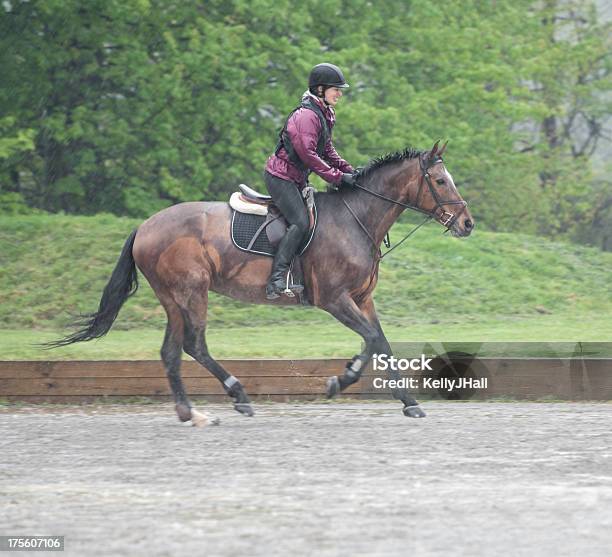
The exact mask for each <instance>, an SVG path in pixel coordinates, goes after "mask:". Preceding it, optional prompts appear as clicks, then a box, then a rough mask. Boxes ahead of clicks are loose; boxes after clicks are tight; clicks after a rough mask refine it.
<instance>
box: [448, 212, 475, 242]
mask: <svg viewBox="0 0 612 557" xmlns="http://www.w3.org/2000/svg"><path fill="white" fill-rule="evenodd" d="M450 230H451V234H452V235H453V236H455V237H457V238H465V237H467V236H469V235H470V234H471V233H472V230H474V221H473V220H472V219H471V218H470V217H469V216H466V217H463V216H462V217H460V218H458V219H457V220H456V221H455V222H454V223H453V225H452V226H451V229H450Z"/></svg>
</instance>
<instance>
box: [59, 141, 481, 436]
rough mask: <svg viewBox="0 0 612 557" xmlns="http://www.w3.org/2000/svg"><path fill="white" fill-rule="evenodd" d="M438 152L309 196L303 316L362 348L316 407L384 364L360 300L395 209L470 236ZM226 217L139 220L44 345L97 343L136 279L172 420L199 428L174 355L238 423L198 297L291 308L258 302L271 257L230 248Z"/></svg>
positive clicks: (184, 211) (365, 296) (411, 153)
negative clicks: (312, 212) (86, 310)
mask: <svg viewBox="0 0 612 557" xmlns="http://www.w3.org/2000/svg"><path fill="white" fill-rule="evenodd" d="M438 145H439V142H436V143H435V144H434V146H433V148H432V149H431V150H429V151H417V150H415V149H412V148H407V149H406V150H404V151H402V152H398V153H394V154H390V155H386V156H383V157H380V158H378V159H374V160H373V161H371V162H370V163H369V164H368V165H367V166H366V167H365V168H363V169H361V170H359V171H358V172H357V173H356V183H357V185H356V187H355V188H351V189H346V188H343V189H341V190H340V191H338V192H319V193H316V195H315V200H316V205H317V208H318V225H317V226H318V227H317V231H316V234H315V235H314V238H313V239H312V242H311V244H310V246H309V248H308V250H307V251H306V252H305V253H304V254H303V255H302V256H301V257H302V268H303V278H304V286H305V293H306V294H307V296H308V300H309V302H310V303H311V304H312V305H314V306H316V307H318V308H321V309H323V310H325V311H327V312H329V313H330V314H331V315H333V316H334V317H335V318H336V319H337V320H338V321H340V322H341V323H342V324H343V325H345V326H347V327H348V328H349V329H351V330H352V331H355V332H356V333H358V334H359V335H360V336H361V337H362V338H363V340H364V342H365V348H364V350H363V352H361V353H360V354H358V355H356V356H354V357H353V359H352V360H351V362H349V364H348V365H347V367H346V368H345V370H344V373H343V375H341V376H339V377H338V376H334V377H331V378H329V380H328V381H327V396H328V397H333V396H335V395H336V394H338V393H339V392H340V391H343V390H344V389H346V388H347V387H348V386H349V385H351V384H352V383H355V382H356V381H358V380H359V378H360V375H361V372H362V368H363V367H364V365H365V364H366V363H367V362H368V360H369V359H370V358H371V357H372V354H374V353H383V354H389V355H390V354H391V348H390V346H389V343H388V341H387V339H386V338H385V335H384V333H383V330H382V328H381V325H380V322H379V320H378V317H377V315H376V310H375V308H374V301H373V299H372V293H373V291H374V288H375V286H376V282H377V280H378V268H379V263H380V260H381V258H382V252H381V248H380V246H381V243H382V241H383V239H384V238H385V236H386V234H387V232H388V230H389V229H390V228H391V226H392V225H393V223H394V222H395V221H396V220H397V218H398V217H399V215H400V214H401V213H402V212H403V211H404V209H406V208H410V209H414V210H417V211H420V212H422V213H424V214H425V215H426V217H425V218H426V219H433V220H436V221H438V222H439V223H440V224H441V225H442V226H443V227H444V228H446V231H449V230H450V231H451V233H452V234H453V235H454V236H458V237H461V236H468V235H469V234H470V233H471V231H472V230H473V227H474V223H473V220H472V216H471V214H470V212H469V210H468V209H467V203H466V202H465V201H464V200H463V199H462V198H461V196H460V195H459V193H458V191H457V188H456V186H455V184H454V182H453V178H452V176H451V175H450V174H449V172H448V171H447V170H446V167H445V165H444V162H443V160H442V154H443V153H444V150H445V148H446V144H445V145H444V146H443V147H442V148H441V149H439V147H438ZM231 216H232V209H231V208H230V206H229V205H228V203H226V202H187V203H180V204H178V205H174V206H172V207H168V208H167V209H164V210H162V211H160V212H158V213H157V214H155V215H153V216H152V217H150V218H149V219H148V220H146V221H145V222H144V223H143V224H141V225H140V226H139V227H138V228H137V229H136V230H134V231H133V232H132V233H131V234H130V236H129V237H128V239H127V241H126V242H125V245H124V247H123V250H122V252H121V255H120V257H119V260H118V262H117V264H116V267H115V269H114V270H113V273H112V275H111V278H110V280H109V282H108V284H107V285H106V287H105V289H104V292H103V294H102V298H101V300H100V304H99V308H98V311H97V312H95V313H93V314H90V315H86V316H85V317H84V319H83V320H81V321H80V322H79V323H78V325H79V326H80V327H81V328H80V330H78V331H77V332H75V333H73V334H72V335H70V336H68V337H66V338H63V339H61V340H58V341H55V342H52V343H50V345H51V346H63V345H67V344H71V343H74V342H80V341H86V340H91V339H94V338H99V337H101V336H103V335H105V334H106V333H107V332H108V331H109V330H110V328H111V325H112V324H113V322H114V320H115V318H116V317H117V314H118V313H119V310H120V309H121V306H122V305H123V303H124V302H125V301H126V300H127V299H128V298H129V297H130V296H131V295H133V294H134V293H135V292H136V289H137V288H138V276H137V270H136V269H137V268H138V269H139V270H140V271H141V272H142V274H143V275H144V276H145V277H146V279H147V280H148V281H149V284H150V285H151V287H152V288H153V290H154V292H155V294H156V295H157V297H158V299H159V301H160V302H161V304H162V306H163V307H164V309H165V310H166V314H167V317H168V323H167V326H166V333H165V338H164V341H163V345H162V348H161V358H162V360H163V362H164V366H165V369H166V373H167V376H168V381H169V383H170V388H171V390H172V393H173V395H174V399H175V403H176V406H175V408H176V412H177V414H178V418H179V419H180V420H181V421H182V422H187V421H190V420H191V422H192V424H193V425H204V424H205V423H206V422H207V418H206V416H204V415H203V414H201V413H199V412H197V411H196V410H195V408H193V407H192V404H191V402H190V401H189V398H188V396H187V393H186V392H185V388H184V386H183V381H182V379H181V375H180V366H181V354H182V351H183V350H184V351H185V352H186V353H187V354H188V355H189V356H191V357H192V358H194V359H195V360H196V361H198V362H199V363H200V364H201V365H202V366H204V367H205V368H206V369H208V371H209V372H210V373H212V374H213V375H214V376H215V377H216V378H217V379H218V380H219V381H220V382H221V383H222V385H223V387H224V389H225V391H226V393H227V394H228V396H229V397H231V398H232V399H233V401H234V408H235V409H236V410H237V411H238V412H241V413H242V414H244V415H246V416H252V415H253V409H252V407H251V403H250V399H249V397H248V395H247V393H246V392H245V390H244V388H243V387H242V385H241V384H240V381H239V380H238V379H237V378H236V377H234V376H233V375H231V374H230V373H228V372H227V371H226V370H225V369H224V368H223V367H222V366H221V365H220V364H219V363H218V362H217V361H216V360H215V359H214V358H213V357H212V356H211V355H210V352H209V350H208V346H207V344H206V313H207V306H208V292H209V291H210V290H212V291H213V292H217V293H219V294H222V295H225V296H229V297H230V298H234V299H236V300H240V301H243V302H249V303H260V304H274V305H295V304H297V303H299V302H298V301H297V300H296V298H288V297H286V296H282V297H281V298H279V299H276V300H272V301H270V300H267V299H266V295H265V286H266V282H267V280H268V276H269V274H270V271H271V266H272V258H271V257H266V256H262V255H256V254H252V253H246V252H244V251H241V250H239V249H238V248H236V247H235V246H234V244H233V243H232V240H231V238H230V222H231ZM390 376H391V378H392V379H398V378H399V373H398V372H390ZM392 394H393V397H394V398H396V399H399V400H400V401H401V402H402V403H403V404H404V408H403V412H404V414H405V415H406V416H409V417H414V418H420V417H424V416H425V413H424V412H423V410H421V408H420V407H419V405H418V402H417V401H416V400H415V399H414V398H413V397H412V395H410V394H409V393H408V392H407V391H406V390H405V389H395V390H394V391H393V393H392Z"/></svg>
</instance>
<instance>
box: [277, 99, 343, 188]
mask: <svg viewBox="0 0 612 557" xmlns="http://www.w3.org/2000/svg"><path fill="white" fill-rule="evenodd" d="M307 96H309V97H310V98H311V99H312V100H314V102H316V103H317V105H318V106H319V107H320V108H321V110H322V112H323V115H324V116H325V119H326V120H327V125H328V127H329V133H330V138H329V141H328V142H327V144H326V145H325V150H324V151H323V155H322V156H321V157H319V155H318V154H317V141H318V139H319V133H320V132H321V121H320V120H319V117H318V116H317V115H316V114H315V113H314V112H313V111H312V110H309V109H307V108H300V109H298V110H296V111H295V112H294V113H293V114H292V116H291V117H290V118H289V121H288V122H287V133H288V134H289V138H290V139H291V144H292V145H293V148H294V149H295V152H296V153H297V154H298V156H299V157H300V159H301V160H302V162H303V163H304V164H305V165H306V166H307V167H308V168H309V169H310V170H312V171H313V172H314V173H316V174H318V175H319V176H321V178H323V180H325V181H326V182H330V183H332V184H338V183H340V180H342V174H343V173H345V172H353V167H352V166H351V165H350V164H349V163H348V162H346V161H345V160H344V159H343V158H342V157H341V156H340V155H339V154H338V153H337V152H336V150H335V149H334V146H333V145H332V141H331V132H332V128H333V127H334V124H335V123H336V115H335V113H334V109H333V108H332V107H331V106H327V105H326V104H325V103H324V102H323V101H322V100H321V99H319V98H317V97H315V96H314V95H312V94H311V93H310V92H309V91H306V93H304V97H303V98H305V97H307ZM266 171H267V172H269V173H270V174H272V175H274V176H276V177H278V178H282V179H283V180H289V181H291V182H295V183H296V184H298V186H300V187H302V186H304V185H305V184H306V182H305V178H304V174H303V172H301V171H300V170H299V169H298V168H296V166H295V165H294V164H293V163H292V162H291V161H290V160H289V155H288V154H287V151H285V149H284V148H282V147H281V149H280V151H279V152H278V154H277V155H272V156H271V157H270V158H269V159H268V162H267V163H266Z"/></svg>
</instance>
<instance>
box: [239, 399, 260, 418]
mask: <svg viewBox="0 0 612 557" xmlns="http://www.w3.org/2000/svg"><path fill="white" fill-rule="evenodd" d="M234 410H236V412H240V413H241V414H244V415H245V416H248V417H249V418H250V417H252V416H254V415H255V412H254V410H253V407H252V406H251V405H250V404H248V403H247V402H239V403H236V404H234Z"/></svg>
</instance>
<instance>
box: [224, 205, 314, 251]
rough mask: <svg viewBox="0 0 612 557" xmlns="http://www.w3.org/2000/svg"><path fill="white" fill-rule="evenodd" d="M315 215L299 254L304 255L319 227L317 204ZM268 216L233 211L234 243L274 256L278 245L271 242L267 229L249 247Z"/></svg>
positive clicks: (232, 232) (245, 249)
mask: <svg viewBox="0 0 612 557" xmlns="http://www.w3.org/2000/svg"><path fill="white" fill-rule="evenodd" d="M314 217H315V225H314V227H313V229H312V231H311V232H310V234H307V235H306V238H304V240H302V243H301V245H300V248H299V250H298V255H302V254H303V253H304V252H305V251H306V248H307V247H308V246H309V244H310V241H311V240H312V237H313V236H314V232H315V230H316V228H317V208H316V206H315V209H314ZM265 220H266V217H264V216H263V215H251V214H248V213H240V212H238V211H235V210H234V211H232V227H231V235H232V242H233V243H234V245H235V246H236V247H237V248H238V249H241V250H243V251H247V252H249V253H257V254H259V255H269V256H270V257H274V254H275V253H276V247H275V246H273V245H272V244H271V243H270V240H268V235H267V234H266V232H265V230H263V231H262V232H261V234H259V236H258V237H257V239H256V240H255V242H254V243H253V245H252V246H251V248H250V249H249V244H250V243H251V240H252V239H253V236H254V235H255V233H256V232H257V231H258V230H259V227H260V226H261V225H262V224H263V223H264V222H265Z"/></svg>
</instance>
